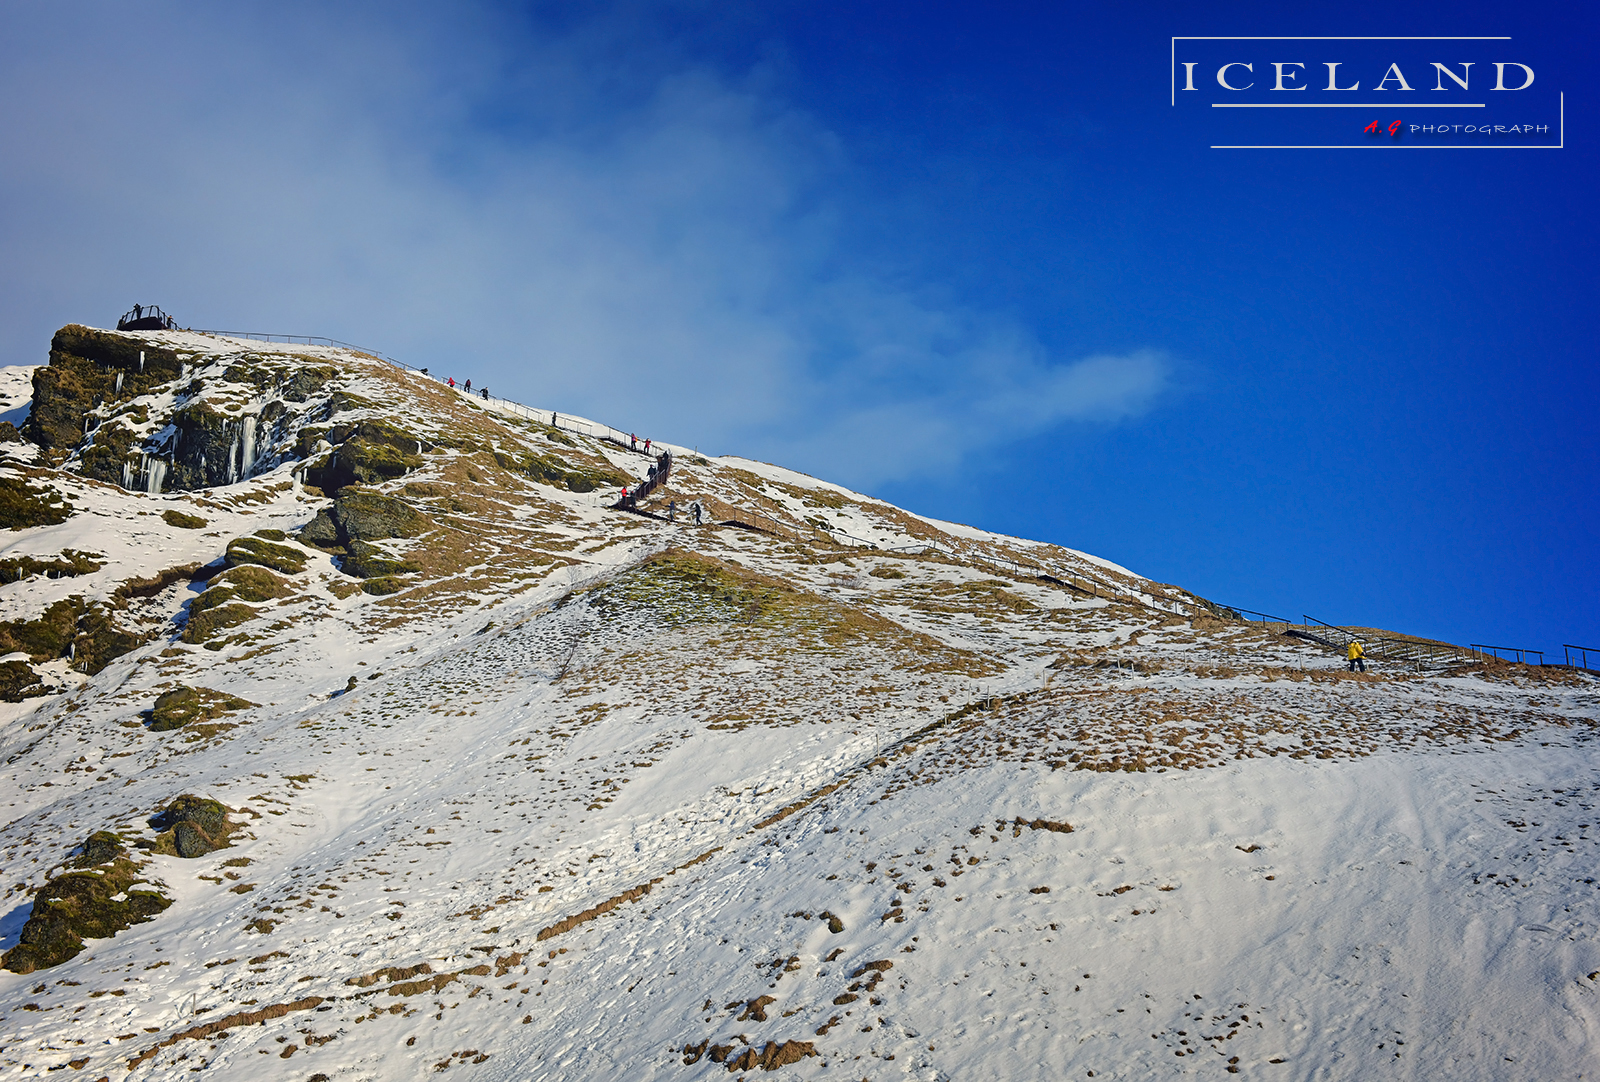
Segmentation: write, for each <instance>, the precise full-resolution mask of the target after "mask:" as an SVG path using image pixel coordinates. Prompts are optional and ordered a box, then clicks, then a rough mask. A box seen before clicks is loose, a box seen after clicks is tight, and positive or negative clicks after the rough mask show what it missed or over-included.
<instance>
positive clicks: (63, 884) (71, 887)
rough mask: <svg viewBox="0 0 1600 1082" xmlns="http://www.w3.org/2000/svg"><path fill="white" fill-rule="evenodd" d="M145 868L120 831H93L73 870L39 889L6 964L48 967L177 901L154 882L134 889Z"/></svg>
mask: <svg viewBox="0 0 1600 1082" xmlns="http://www.w3.org/2000/svg"><path fill="white" fill-rule="evenodd" d="M213 803H214V802H213ZM141 868H142V865H140V864H137V863H135V862H134V861H133V860H132V859H131V858H130V857H129V855H128V850H127V848H126V847H125V846H124V845H123V844H122V839H121V838H119V837H117V836H116V835H115V834H113V833H111V832H110V831H105V830H102V831H96V832H95V833H93V834H91V835H89V837H88V839H87V840H85V842H84V844H83V847H82V849H81V851H80V852H79V854H78V855H77V856H76V857H75V858H73V860H72V861H71V862H69V864H68V870H67V871H64V872H62V873H61V874H60V875H58V876H56V877H55V878H54V879H52V880H50V881H49V882H48V883H46V884H45V885H44V886H42V887H40V888H39V890H38V891H37V892H35V894H34V896H33V912H32V914H31V915H30V916H29V917H28V922H27V923H26V924H24V925H23V926H22V935H21V936H20V938H19V940H18V943H17V945H16V946H15V947H13V948H11V949H10V950H9V951H7V952H6V954H5V957H4V958H3V959H0V968H5V969H9V970H11V971H12V972H13V973H32V972H33V971H34V970H38V969H48V968H49V967H50V966H55V965H60V964H61V963H62V962H65V961H67V960H68V959H69V958H72V957H73V956H74V955H76V954H77V953H78V952H79V951H81V950H83V946H84V944H83V941H84V940H85V939H105V938H107V937H109V936H113V935H116V934H117V933H118V932H120V931H122V930H123V929H124V928H128V927H130V926H132V925H134V924H140V923H143V922H144V921H147V920H152V919H153V918H154V917H155V915H156V914H157V913H160V912H161V911H162V910H163V909H166V908H167V907H168V906H169V905H171V904H172V902H171V900H170V899H168V898H164V897H162V896H161V894H160V893H159V892H157V891H156V890H155V889H154V888H151V887H148V886H145V887H143V888H142V889H137V890H130V889H129V888H130V887H132V886H133V885H134V884H135V883H137V882H138V881H139V879H140V871H141Z"/></svg>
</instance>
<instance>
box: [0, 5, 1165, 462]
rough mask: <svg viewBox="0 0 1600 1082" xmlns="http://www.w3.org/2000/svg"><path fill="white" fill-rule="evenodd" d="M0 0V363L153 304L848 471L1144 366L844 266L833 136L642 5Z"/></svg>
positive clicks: (936, 448) (1037, 411) (841, 175)
mask: <svg viewBox="0 0 1600 1082" xmlns="http://www.w3.org/2000/svg"><path fill="white" fill-rule="evenodd" d="M11 18H12V22H13V27H12V31H13V32H12V33H11V34H10V35H9V43H5V44H0V94H3V95H4V100H5V101H6V102H7V103H8V106H9V107H8V109H6V110H4V111H0V139H3V140H4V142H5V145H6V146H7V148H8V153H7V155H6V158H5V161H4V164H0V208H3V209H0V241H3V243H4V244H5V246H6V250H7V253H8V258H7V260H6V261H5V264H4V266H3V267H0V317H3V318H0V351H3V356H0V360H3V361H4V362H5V363H18V362H20V361H24V360H27V361H37V360H40V359H42V354H43V346H44V342H45V341H46V338H47V336H48V334H49V332H50V330H52V329H54V327H55V326H56V325H59V324H60V323H62V322H66V321H68V320H79V321H85V322H96V321H99V322H104V321H107V320H109V319H112V318H114V317H115V315H116V314H117V313H118V312H120V311H121V310H122V309H123V308H125V307H126V306H128V305H129V304H132V303H133V302H135V301H140V302H145V303H148V302H158V303H162V304H164V305H167V306H168V307H169V308H170V309H172V310H174V311H175V312H176V313H177V315H178V316H179V318H180V319H182V320H184V321H186V322H189V323H191V324H194V325H207V326H216V325H225V326H226V325H231V326H230V329H243V330H251V329H262V330H280V331H292V332H299V333H311V334H326V335H331V336H336V337H341V338H347V339H352V340H355V341H360V342H363V343H367V344H370V345H373V346H375V347H377V348H382V349H384V350H386V351H388V352H391V353H394V354H396V355H400V356H402V357H404V358H406V359H409V360H413V361H415V362H416V363H418V364H426V365H429V366H430V367H431V368H433V369H434V370H435V371H445V370H449V371H451V372H453V373H455V374H457V375H458V376H463V377H464V376H468V375H470V376H472V377H473V378H474V380H475V381H476V382H479V383H480V384H482V383H487V384H488V385H489V386H490V387H491V389H492V390H494V391H496V392H499V393H505V394H508V395H513V396H515V397H518V398H521V399H523V400H525V401H529V402H533V403H536V404H540V405H549V406H552V407H556V408H561V409H567V410H574V411H578V412H585V413H588V414H590V415H593V416H597V417H603V418H606V419H609V420H612V421H614V422H615V423H618V424H622V425H625V426H627V427H636V428H640V429H648V430H650V431H652V432H653V433H654V434H656V435H658V436H662V437H665V438H669V439H675V440H680V441H684V442H691V443H698V444H700V445H701V446H703V447H707V448H710V449H715V450H722V451H730V452H731V451H737V452H739V453H754V454H761V455H763V456H767V457H774V458H782V459H783V460H785V461H790V462H795V463H796V464H799V465H802V466H804V467H806V468H811V469H813V470H814V471H823V470H826V471H830V472H831V475H832V476H835V477H838V478H839V479H841V480H848V481H850V482H852V483H857V484H868V483H872V482H876V481H881V480H886V479H893V478H901V477H912V476H917V475H919V474H925V473H927V472H929V471H931V470H934V469H938V468H943V467H945V466H948V465H949V464H950V463H951V462H954V461H958V460H960V459H961V458H962V457H963V456H966V455H970V454H973V453H977V452H980V451H982V450H983V449H984V448H986V447H992V446H995V445H997V444H1000V443H1005V442H1009V441H1015V440H1019V439H1025V438H1029V437H1030V436H1033V435H1035V434H1037V433H1039V432H1042V431H1045V430H1047V429H1050V428H1051V427H1053V426H1058V425H1062V424H1069V423H1074V422H1083V423H1107V422H1116V421H1119V420H1123V419H1126V418H1130V417H1135V416H1137V415H1139V414H1141V413H1143V412H1145V411H1147V410H1149V409H1150V408H1151V407H1152V405H1153V404H1154V403H1155V402H1156V401H1157V400H1158V399H1159V396H1160V395H1161V393H1162V391H1163V390H1164V389H1165V388H1166V387H1167V385H1168V382H1169V376H1168V371H1169V365H1168V362H1167V361H1166V360H1165V358H1164V357H1163V356H1162V355H1161V354H1159V353H1157V352H1152V351H1143V352H1133V353H1126V354H1122V355H1117V356H1112V355H1106V356H1092V357H1085V358H1058V357H1052V356H1050V355H1049V354H1048V352H1047V351H1046V350H1045V349H1044V348H1043V347H1041V346H1040V345H1039V343H1038V342H1037V340H1036V339H1035V338H1034V336H1033V335H1032V334H1031V333H1030V332H1029V330H1028V328H1026V327H1024V326H1021V325H1019V324H1018V323H1016V321H1015V320H1014V319H1012V318H1011V317H1009V316H1007V315H1005V314H1002V313H997V312H983V311H974V310H970V309H968V308H964V307H961V306H953V305H949V304H944V303H940V302H935V301H931V300H929V299H928V295H929V290H928V287H929V286H930V285H936V284H937V283H938V280H939V272H938V269H937V268H936V267H912V268H910V269H909V271H902V272H901V273H899V274H897V276H896V277H895V278H894V279H893V280H890V279H889V278H887V277H885V276H883V275H874V274H872V273H867V272H863V271H861V270H859V269H857V267H858V265H859V263H860V262H861V261H859V260H857V258H856V256H857V255H858V253H857V252H856V251H855V250H854V232H855V231H854V228H853V225H852V223H854V222H859V221H860V220H861V216H862V215H866V214H870V213H871V212H872V209H873V201H874V196H873V194H872V193H871V192H868V191H864V190H862V186H861V185H860V184H859V183H858V181H857V179H856V178H855V177H854V175H853V174H852V170H851V166H850V162H849V156H848V152H847V148H845V147H842V146H841V145H840V143H839V141H838V140H837V139H836V138H835V136H834V135H833V134H832V133H831V132H829V131H828V130H827V129H826V128H825V127H824V126H822V125H821V124H819V123H818V122H817V121H816V120H815V118H813V117H811V116H809V115H807V114H806V113H804V112H803V111H801V110H797V109H794V108H792V107H790V106H789V105H787V104H786V103H785V101H784V99H783V96H782V94H781V93H779V92H776V91H774V90H773V89H772V88H773V87H774V86H781V82H782V79H781V73H780V72H774V71H773V70H771V69H768V68H763V67H761V66H760V65H752V66H751V67H749V68H747V69H745V70H743V71H737V72H728V71H726V70H718V69H715V68H713V67H712V66H710V65H708V64H706V63H703V62H701V61H700V60H698V59H697V58H696V56H695V55H694V52H693V50H692V48H686V47H683V46H682V45H681V44H679V43H676V42H675V40H674V39H673V38H672V37H671V35H660V34H656V33H655V32H654V30H655V29H656V28H655V27H654V26H653V24H652V22H651V19H650V18H649V17H648V14H647V13H646V14H641V13H640V12H637V11H636V12H633V13H632V14H631V16H630V17H627V18H623V17H619V16H616V15H615V13H612V16H611V17H608V16H607V15H606V14H604V13H601V14H596V15H594V16H593V17H591V18H588V19H586V20H584V21H581V22H577V23H573V24H571V25H567V26H564V27H562V28H560V29H554V28H552V27H550V26H545V25H539V24H537V23H529V22H525V21H521V20H520V19H519V18H516V17H513V16H510V15H507V14H505V13H503V12H501V11H499V10H498V9H495V8H493V7H487V6H485V7H470V6H469V7H456V8H453V9H452V10H451V12H450V13H449V14H446V13H444V12H443V11H442V9H436V8H434V7H432V6H429V5H416V6H409V7H406V6H401V7H394V6H388V5H384V6H379V7H374V8H371V9H360V8H341V9H338V11H337V12H336V13H330V12H329V11H328V10H327V9H325V8H323V7H321V6H314V5H307V6H303V7H300V6H294V5H288V6H283V5H273V6H271V7H270V8H268V7H266V6H261V7H248V6H241V7H229V8H223V9H218V8H216V7H214V6H201V5H190V4H182V3H167V4H160V3H153V4H148V5H142V6H141V7H140V8H139V15H138V17H137V18H130V16H129V13H128V9H127V8H126V7H125V6H123V5H120V4H109V3H105V4H98V3H76V4H75V3H63V4H59V5H49V6H39V7H36V8H31V9H25V10H24V11H22V12H20V13H19V12H13V13H12V16H11ZM241 325H242V326H241Z"/></svg>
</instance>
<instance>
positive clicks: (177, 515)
mask: <svg viewBox="0 0 1600 1082" xmlns="http://www.w3.org/2000/svg"><path fill="white" fill-rule="evenodd" d="M161 518H162V521H164V522H165V523H166V524H167V525H168V526H176V527H178V528H179V529H180V530H200V529H204V528H205V527H206V526H207V525H208V523H207V522H206V520H205V519H203V518H201V517H200V516H199V515H186V514H184V513H183V512H182V511H179V510H177V509H176V508H171V509H168V510H166V511H163V512H161Z"/></svg>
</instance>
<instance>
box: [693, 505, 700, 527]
mask: <svg viewBox="0 0 1600 1082" xmlns="http://www.w3.org/2000/svg"><path fill="white" fill-rule="evenodd" d="M694 524H695V525H696V526H698V525H700V501H699V500H696V501H694Z"/></svg>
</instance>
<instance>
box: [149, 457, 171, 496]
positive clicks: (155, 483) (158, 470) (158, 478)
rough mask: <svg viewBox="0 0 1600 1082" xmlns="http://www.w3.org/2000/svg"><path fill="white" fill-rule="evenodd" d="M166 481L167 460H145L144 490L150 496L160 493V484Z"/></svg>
mask: <svg viewBox="0 0 1600 1082" xmlns="http://www.w3.org/2000/svg"><path fill="white" fill-rule="evenodd" d="M166 483H167V462H166V460H165V459H161V458H156V459H148V458H147V459H146V460H145V489H144V490H145V491H146V492H148V493H149V494H150V495H152V496H159V495H161V486H162V485H164V484H166Z"/></svg>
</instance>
